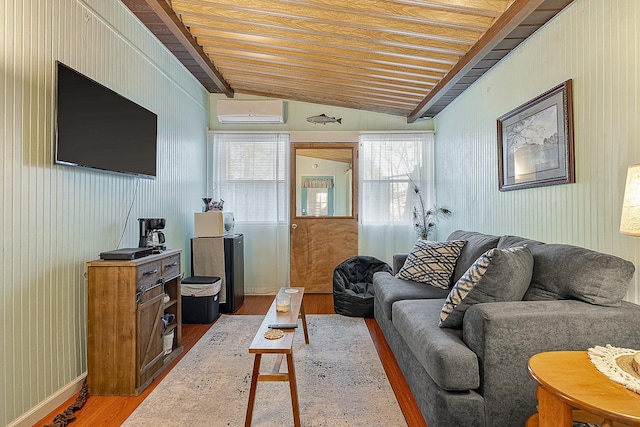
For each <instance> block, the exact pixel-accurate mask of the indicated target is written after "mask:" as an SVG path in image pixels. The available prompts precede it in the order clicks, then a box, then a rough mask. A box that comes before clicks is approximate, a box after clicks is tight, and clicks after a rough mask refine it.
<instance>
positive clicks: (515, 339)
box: [373, 231, 640, 427]
mask: <svg viewBox="0 0 640 427" xmlns="http://www.w3.org/2000/svg"><path fill="white" fill-rule="evenodd" d="M448 240H464V241H466V243H465V246H464V247H463V249H462V252H461V253H460V255H459V257H458V258H457V263H456V264H455V269H454V271H453V275H452V278H451V284H452V286H453V285H454V284H455V283H456V282H457V281H458V280H459V279H460V278H461V277H463V275H464V274H465V271H467V269H468V268H469V267H470V266H471V265H472V264H473V263H474V262H475V261H476V259H478V257H480V255H482V254H483V253H485V252H486V251H487V250H489V249H492V248H498V249H501V250H503V249H507V248H513V247H519V246H523V245H526V247H527V248H528V249H529V250H530V252H531V255H532V256H533V271H532V272H530V274H531V283H530V285H529V288H528V290H527V291H526V294H525V295H524V297H523V299H522V300H519V301H501V302H482V303H477V304H474V305H471V306H470V307H469V308H468V309H467V310H466V312H464V317H463V322H462V327H461V328H444V327H439V321H440V315H441V311H442V308H443V305H444V302H445V298H447V296H448V294H449V289H439V288H436V287H433V286H430V285H428V284H425V283H416V282H412V281H409V280H402V279H398V278H396V277H395V276H394V275H393V274H390V273H386V272H384V273H376V274H375V275H374V277H373V286H374V291H375V298H374V315H375V319H376V321H377V322H378V324H379V326H380V328H381V329H382V331H383V333H384V336H385V338H386V340H387V342H388V344H389V346H390V347H391V349H392V351H393V353H394V355H395V357H396V359H397V361H398V364H399V365H400V367H401V369H402V372H403V373H404V376H405V378H406V380H407V382H408V383H409V386H410V388H411V391H412V393H413V395H414V397H415V398H416V400H417V402H418V405H419V407H420V410H421V412H422V414H423V416H424V419H425V421H426V422H427V424H428V425H429V427H452V426H464V427H471V426H495V427H508V426H524V424H525V422H526V420H527V419H528V418H529V417H530V416H531V415H532V414H534V413H535V412H536V404H537V400H536V386H535V383H534V382H533V380H532V379H530V377H529V375H528V373H527V361H528V360H529V358H530V357H531V356H532V355H534V354H536V353H540V352H544V351H553V350H587V349H588V348H589V347H593V346H596V345H606V344H611V345H613V346H616V347H625V348H634V349H640V306H638V305H636V304H632V303H630V302H627V301H622V298H624V296H625V294H626V291H627V287H628V286H629V283H630V281H631V280H632V277H633V274H634V270H635V268H634V266H633V264H632V263H630V262H628V261H625V260H622V259H620V258H618V257H615V256H611V255H607V254H603V253H600V252H595V251H591V250H588V249H585V248H580V247H576V246H570V245H558V244H543V243H541V242H537V241H533V240H529V239H524V238H521V237H517V236H491V235H487V234H482V233H477V232H468V231H456V232H454V233H452V234H451V235H450V236H449V237H448ZM406 256H407V255H406V254H404V255H396V256H394V265H393V269H394V273H396V272H398V270H399V269H400V268H401V267H402V266H403V264H404V262H405V259H406ZM507 282H508V281H507ZM504 286H509V283H504Z"/></svg>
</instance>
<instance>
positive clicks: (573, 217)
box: [434, 0, 640, 302]
mask: <svg viewBox="0 0 640 427" xmlns="http://www.w3.org/2000/svg"><path fill="white" fill-rule="evenodd" d="M639 19H640V3H639V2H637V1H635V0H617V1H615V2H605V1H601V0H576V1H575V2H574V3H572V4H571V5H570V6H569V7H568V8H567V9H566V10H565V11H564V12H562V13H561V14H559V15H558V16H557V17H555V18H554V19H553V20H552V21H550V22H549V23H548V24H547V25H546V26H545V27H543V28H542V29H541V30H539V31H538V32H537V33H536V34H534V35H533V36H532V37H531V38H530V39H529V40H527V41H526V42H525V43H523V44H522V45H521V46H519V47H518V48H517V49H516V50H514V51H513V52H511V54H509V55H508V56H507V57H506V58H504V59H503V60H502V61H501V62H500V63H499V64H498V65H497V66H496V67H495V68H494V69H492V70H491V71H490V72H488V73H487V74H485V75H484V76H483V77H482V78H481V79H480V80H479V81H478V82H477V83H476V84H474V85H473V86H472V87H470V88H469V89H468V90H467V91H466V92H465V93H463V94H462V95H461V96H460V97H459V98H458V99H456V100H455V101H454V102H453V103H452V104H451V105H450V106H449V107H448V108H447V109H445V110H444V111H443V112H442V113H440V114H439V115H438V116H437V117H436V118H435V119H434V122H435V130H436V180H437V183H436V186H437V198H438V203H439V204H441V205H446V206H449V207H451V208H452V209H453V212H454V216H453V217H452V218H451V220H450V221H447V222H445V223H442V224H441V226H440V227H439V230H438V235H439V237H440V238H443V237H446V235H447V234H448V233H449V232H450V231H452V230H454V229H458V228H462V229H471V230H479V231H484V232H488V233H493V234H517V235H522V236H526V237H530V238H533V239H538V240H542V241H546V242H558V243H569V244H575V245H580V246H586V247H588V248H592V249H595V250H599V251H603V252H606V253H612V254H615V255H618V256H621V257H623V258H625V259H628V260H630V261H632V262H634V263H635V265H636V267H637V268H640V251H639V249H640V239H638V238H634V237H629V236H623V235H621V234H620V233H619V232H618V228H619V221H620V211H621V205H622V197H623V193H624V183H625V176H626V170H627V166H628V165H629V164H632V163H638V162H640V148H639V147H640V145H639V144H638V139H639V138H640V125H639V124H638V121H637V117H638V114H639V113H640V111H639V110H640V106H639V104H640V87H639V83H638V78H637V76H638V74H639V71H640V33H639V32H640V30H639V29H638V26H637V25H636V23H637V22H638V20H639ZM567 79H573V102H574V131H575V155H576V180H577V182H576V183H575V184H568V185H560V186H552V187H542V188H533V189H526V190H518V191H508V192H499V191H498V182H497V181H498V178H497V173H498V172H497V145H496V144H497V136H496V119H497V118H498V117H500V116H501V115H503V114H505V113H507V112H508V111H510V110H512V109H513V108H515V107H517V106H519V105H521V104H523V103H524V102H526V101H528V100H530V99H532V98H534V97H536V96H537V95H539V94H541V93H543V92H544V91H546V90H547V89H550V88H551V87H554V86H555V85H557V84H559V83H561V82H563V81H565V80H567ZM637 277H638V274H636V279H635V281H634V282H633V283H632V284H631V287H630V289H629V292H628V293H627V296H626V299H627V300H629V301H633V302H640V283H639V282H638V278H637Z"/></svg>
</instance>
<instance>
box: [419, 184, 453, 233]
mask: <svg viewBox="0 0 640 427" xmlns="http://www.w3.org/2000/svg"><path fill="white" fill-rule="evenodd" d="M409 181H410V182H411V186H412V187H413V192H414V193H415V195H416V197H417V203H416V204H415V205H414V206H413V228H414V229H415V230H416V233H417V234H418V237H419V238H420V239H423V240H428V239H429V235H430V234H431V231H432V230H433V229H434V227H435V226H436V225H437V224H438V221H440V219H447V218H449V217H451V215H452V214H453V212H452V211H451V210H450V209H448V208H444V207H440V206H438V205H433V206H432V207H431V208H429V209H427V207H426V205H425V202H424V198H423V197H422V193H421V192H420V188H419V187H418V186H417V185H416V183H415V182H413V180H412V179H411V177H409Z"/></svg>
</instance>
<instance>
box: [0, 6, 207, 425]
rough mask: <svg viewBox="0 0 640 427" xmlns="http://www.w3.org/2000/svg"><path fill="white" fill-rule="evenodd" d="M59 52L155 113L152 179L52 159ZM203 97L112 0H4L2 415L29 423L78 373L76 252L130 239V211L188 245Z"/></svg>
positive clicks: (81, 350)
mask: <svg viewBox="0 0 640 427" xmlns="http://www.w3.org/2000/svg"><path fill="white" fill-rule="evenodd" d="M56 60H60V61H62V62H64V63H65V64H67V65H69V66H71V67H72V68H74V69H76V70H78V71H80V72H81V73H83V74H85V75H88V76H89V77H91V78H93V79H94V80H96V81H98V82H100V83H102V84H104V85H106V86H108V87H109V88H111V89H113V90H115V91H117V92H119V93H120V94H122V95H124V96H126V97H128V98H130V99H132V100H133V101H135V102H137V103H139V104H141V105H142V106H144V107H146V108H148V109H149V110H151V111H153V112H155V113H156V114H157V115H158V155H157V162H158V163H157V164H158V177H157V179H155V180H145V179H138V178H133V177H126V176H120V175H113V174H106V173H99V172H94V171H90V170H83V169H76V168H69V167H64V166H56V165H54V164H53V151H54V131H55V121H54V109H55V105H56V98H55V61H56ZM208 108H209V94H208V93H207V92H206V90H204V88H203V87H202V86H201V85H200V84H199V83H198V82H197V81H196V80H195V79H194V78H193V77H192V76H191V75H190V74H189V73H188V72H187V71H186V70H185V69H184V67H183V66H182V65H181V64H180V63H179V62H177V61H176V60H175V59H174V58H173V56H172V55H171V54H170V52H168V51H167V50H166V49H165V48H164V46H162V45H161V44H160V43H159V42H158V41H157V40H156V39H155V38H154V37H153V35H152V34H151V33H150V32H149V31H148V30H147V29H146V28H145V27H144V26H143V25H142V24H140V22H139V21H138V20H137V19H136V18H135V16H134V15H133V14H132V13H131V12H130V11H129V10H128V9H127V8H126V7H124V5H123V4H122V3H121V2H120V1H117V0H46V1H44V0H20V1H14V0H0V188H2V196H1V198H0V245H1V251H2V252H1V253H2V258H1V264H0V304H1V308H0V324H1V325H2V328H0V425H7V424H12V423H15V422H18V423H20V424H22V425H31V423H32V422H33V421H37V420H34V419H33V417H36V418H37V417H38V413H39V412H38V410H45V411H46V412H48V411H50V410H53V409H54V408H51V409H49V410H47V408H46V402H50V401H51V400H52V396H55V395H60V394H61V393H64V392H65V390H67V389H68V388H69V387H70V385H72V384H76V383H77V381H78V378H80V377H81V376H82V375H83V373H84V372H86V369H87V361H86V360H87V359H86V354H87V336H86V335H87V328H86V323H87V304H86V301H87V283H86V280H85V278H84V273H85V262H86V261H88V260H92V259H96V258H97V257H98V254H99V253H100V252H102V251H106V250H111V249H115V248H116V246H117V244H118V242H119V240H120V238H121V236H122V241H121V243H120V247H132V246H137V243H138V239H137V236H138V221H137V218H138V217H150V216H151V217H165V218H167V229H166V236H167V242H168V245H169V246H170V247H172V248H181V249H185V248H187V247H188V242H189V238H190V237H191V236H192V234H193V224H192V221H193V220H192V218H193V212H195V211H197V210H199V209H200V206H201V204H202V202H201V200H200V197H201V195H202V194H203V192H204V189H205V186H206V185H205V179H204V176H205V175H206V173H205V157H206V144H205V141H206V127H207V123H208V118H209V111H208ZM96 132H99V130H98V129H96ZM182 260H183V262H184V265H183V270H185V266H188V265H189V258H188V253H187V252H185V253H184V254H183V258H182ZM60 403H61V402H60ZM46 412H45V414H46Z"/></svg>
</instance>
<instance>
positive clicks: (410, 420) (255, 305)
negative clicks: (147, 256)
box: [35, 294, 426, 427]
mask: <svg viewBox="0 0 640 427" xmlns="http://www.w3.org/2000/svg"><path fill="white" fill-rule="evenodd" d="M272 301H273V296H272V295H265V296H246V297H245V300H244V304H243V305H242V307H240V308H239V309H238V311H237V312H236V313H235V314H236V315H241V314H266V312H267V310H268V309H269V306H270V305H271V302H272ZM304 306H305V311H306V314H333V313H335V311H334V310H333V295H332V294H305V295H304ZM365 322H366V324H367V327H368V328H369V333H370V334H371V338H372V340H373V343H374V345H375V347H376V349H377V350H378V354H379V355H380V360H381V361H382V365H383V367H384V369H385V372H386V373H387V377H388V378H389V382H390V384H391V387H392V388H393V391H394V392H395V394H396V398H397V399H398V404H399V405H400V408H401V409H402V413H403V414H404V416H405V419H406V421H407V425H408V426H409V427H426V423H425V422H424V419H423V418H422V415H421V414H420V410H419V409H418V406H417V404H416V402H415V399H414V398H413V395H412V394H411V391H410V390H409V386H408V385H407V383H406V381H405V379H404V376H403V375H402V372H401V371H400V367H399V366H398V364H397V363H396V360H395V358H394V356H393V354H392V353H391V349H390V348H389V346H388V345H387V342H386V341H385V339H384V337H383V335H382V331H381V330H380V328H379V327H378V324H377V323H376V321H375V320H374V319H365ZM210 327H211V325H210V324H205V325H192V324H189V325H187V324H184V325H182V344H183V346H184V351H183V353H182V354H181V355H180V357H178V358H177V359H176V360H175V361H174V362H173V363H172V364H171V365H170V367H169V369H167V370H165V371H164V372H163V373H162V374H161V375H160V376H159V377H158V378H157V379H156V380H155V381H154V382H153V383H152V384H151V385H150V386H149V387H147V389H146V390H145V391H144V392H142V393H141V394H140V395H139V396H134V397H130V396H89V398H88V399H87V402H86V403H85V405H84V407H83V408H82V409H81V410H79V411H78V412H76V413H75V415H76V419H75V420H74V421H73V422H72V423H70V427H85V426H86V427H89V426H91V427H95V426H108V427H110V426H113V427H116V426H119V425H121V424H122V423H123V422H124V420H126V419H127V417H128V416H129V415H130V414H131V413H132V412H133V411H134V410H135V409H136V407H137V406H138V405H139V404H140V403H141V402H142V401H143V400H144V399H145V398H146V397H147V396H148V395H149V393H151V391H152V390H153V389H154V388H155V386H156V385H158V383H159V382H160V381H161V380H162V379H163V378H164V377H165V375H166V374H167V373H168V372H169V371H170V370H171V369H172V368H173V366H175V364H176V363H178V361H179V360H180V359H181V358H182V357H183V356H184V355H185V354H186V353H187V352H188V351H189V350H190V349H191V347H193V345H194V344H195V343H196V342H198V340H199V339H200V338H201V337H202V336H203V335H204V334H205V332H207V330H208V329H209V328H210ZM76 397H77V396H74V397H73V398H71V399H69V400H68V401H67V402H65V403H64V404H63V405H61V406H60V407H59V408H57V409H56V410H55V411H54V412H52V413H51V414H49V415H48V416H47V417H45V418H43V419H42V420H40V421H39V422H38V423H37V424H35V426H37V427H40V426H45V425H48V424H50V423H51V422H52V421H53V419H54V417H55V416H56V415H57V414H58V413H61V412H63V411H64V410H65V409H67V407H68V406H69V405H70V404H71V403H73V402H74V401H75V399H76ZM243 423H244V420H238V425H242V424H243ZM214 425H215V424H213V423H212V426H214Z"/></svg>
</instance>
